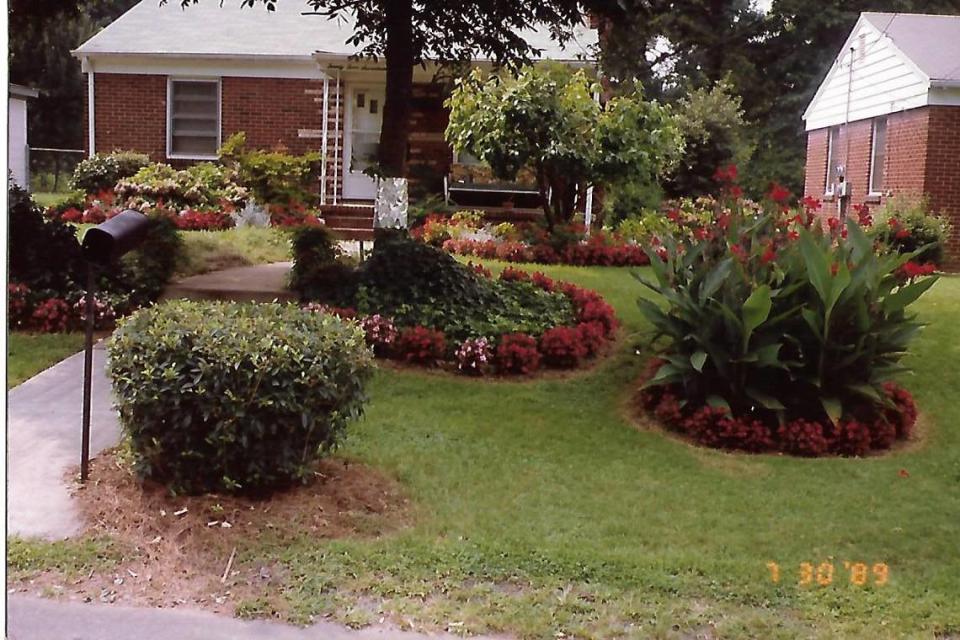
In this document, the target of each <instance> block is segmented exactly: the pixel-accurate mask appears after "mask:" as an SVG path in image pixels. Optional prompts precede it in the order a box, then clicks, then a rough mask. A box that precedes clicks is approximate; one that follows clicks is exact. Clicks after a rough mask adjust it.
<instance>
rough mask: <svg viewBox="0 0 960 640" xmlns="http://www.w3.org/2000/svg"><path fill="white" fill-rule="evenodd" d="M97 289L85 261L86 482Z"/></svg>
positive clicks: (83, 456) (82, 460)
mask: <svg viewBox="0 0 960 640" xmlns="http://www.w3.org/2000/svg"><path fill="white" fill-rule="evenodd" d="M96 291H97V278H96V267H94V265H93V262H89V261H88V262H87V295H86V308H87V336H86V343H85V349H84V354H83V432H82V439H83V441H82V443H81V447H80V482H81V483H86V481H87V476H88V475H89V470H90V390H91V386H92V383H93V329H94V314H95V313H96V302H95V300H94V296H95V295H96Z"/></svg>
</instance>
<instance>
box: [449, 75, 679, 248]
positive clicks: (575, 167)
mask: <svg viewBox="0 0 960 640" xmlns="http://www.w3.org/2000/svg"><path fill="white" fill-rule="evenodd" d="M599 90H600V88H599V86H598V85H597V84H596V83H595V82H591V81H590V80H589V79H588V78H587V76H586V74H585V73H584V72H583V71H578V72H577V73H571V72H570V70H569V69H567V68H565V67H544V66H540V67H526V68H524V69H522V70H520V71H519V72H518V74H517V75H515V76H514V75H512V74H509V73H502V74H498V75H493V76H490V77H486V76H485V74H484V73H483V72H482V71H481V70H480V69H475V70H474V71H473V72H472V73H471V74H470V75H469V76H468V77H467V78H465V79H463V80H462V81H460V82H459V83H458V86H457V88H456V89H455V90H454V92H453V95H452V96H451V97H450V99H449V100H448V101H447V104H448V106H449V107H450V123H449V125H448V127H447V140H448V141H449V142H450V143H451V144H452V145H453V147H454V149H456V150H457V151H461V152H462V151H467V152H469V153H471V154H473V155H474V156H476V157H478V158H480V159H481V160H483V161H484V162H486V163H487V164H489V165H490V167H491V168H492V169H493V172H494V174H495V175H496V176H497V177H499V178H501V179H504V180H513V179H514V178H515V177H516V175H517V173H518V172H519V171H520V170H521V169H523V168H524V167H531V168H532V169H533V170H534V171H535V173H536V178H537V187H538V190H539V192H540V199H541V203H542V206H543V210H544V215H545V217H546V221H547V226H548V227H549V228H551V229H552V228H553V227H554V225H555V224H557V223H561V222H569V221H570V220H571V219H572V218H573V214H574V203H575V201H576V198H577V195H578V193H581V192H582V191H583V189H584V187H586V186H588V185H594V184H604V183H610V182H614V181H628V182H631V183H633V184H651V183H655V182H656V181H657V180H658V179H660V178H661V177H662V176H663V174H664V172H665V170H666V169H667V168H669V167H670V166H671V165H672V164H674V163H675V162H676V160H677V158H678V156H679V154H680V151H681V136H680V133H679V131H678V129H677V126H676V123H675V120H674V118H673V117H672V116H671V114H670V113H669V110H667V109H665V108H663V107H661V106H660V105H659V104H657V103H656V102H651V101H647V100H644V99H643V96H642V95H641V94H640V93H634V94H631V95H622V96H617V97H615V98H612V99H611V100H609V101H607V102H605V103H604V104H600V102H599V101H597V100H595V98H594V96H595V95H596V94H597V93H598V92H599Z"/></svg>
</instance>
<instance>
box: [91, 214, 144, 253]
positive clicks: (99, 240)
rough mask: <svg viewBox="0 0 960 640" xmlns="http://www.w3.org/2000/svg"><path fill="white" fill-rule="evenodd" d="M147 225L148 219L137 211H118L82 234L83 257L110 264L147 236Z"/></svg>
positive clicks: (135, 246)
mask: <svg viewBox="0 0 960 640" xmlns="http://www.w3.org/2000/svg"><path fill="white" fill-rule="evenodd" d="M149 227H150V222H149V219H148V218H147V216H145V215H143V214H142V213H140V212H139V211H133V210H132V209H128V210H126V211H124V212H122V213H118V214H117V215H115V216H114V217H112V218H110V219H109V220H107V221H106V222H104V223H103V224H100V225H97V226H96V227H94V228H92V229H89V230H88V231H87V232H86V233H85V234H84V236H83V257H85V258H86V259H87V260H89V261H90V262H94V263H96V264H99V265H107V264H110V263H111V262H113V261H114V260H116V259H117V258H119V257H120V256H122V255H123V254H125V253H127V252H128V251H132V250H133V249H136V248H137V246H139V245H140V243H141V242H143V240H144V239H145V238H146V237H147V231H148V230H149Z"/></svg>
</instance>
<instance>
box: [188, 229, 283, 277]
mask: <svg viewBox="0 0 960 640" xmlns="http://www.w3.org/2000/svg"><path fill="white" fill-rule="evenodd" d="M180 235H181V237H182V238H183V242H184V250H183V253H182V255H181V256H180V259H179V261H178V263H177V276H178V277H181V278H183V277H187V276H192V275H197V274H201V273H207V272H210V271H217V270H219V269H227V268H230V267H244V266H248V265H253V264H264V263H269V262H284V261H287V260H290V240H289V235H288V232H286V231H284V230H282V229H273V228H266V229H260V228H253V227H244V228H242V229H228V230H226V231H182V232H181V233H180Z"/></svg>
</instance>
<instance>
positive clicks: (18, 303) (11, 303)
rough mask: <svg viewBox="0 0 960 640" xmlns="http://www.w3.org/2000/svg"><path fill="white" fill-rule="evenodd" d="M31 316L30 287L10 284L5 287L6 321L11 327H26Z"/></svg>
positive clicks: (14, 283)
mask: <svg viewBox="0 0 960 640" xmlns="http://www.w3.org/2000/svg"><path fill="white" fill-rule="evenodd" d="M32 315H33V307H32V305H31V304H30V287H28V286H27V285H25V284H20V283H17V282H11V283H9V284H8V285H7V320H8V322H9V324H10V326H11V327H22V326H24V325H26V324H27V323H28V322H29V321H30V318H31V316H32Z"/></svg>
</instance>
